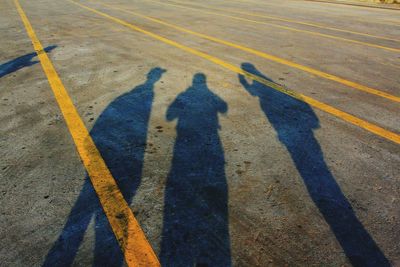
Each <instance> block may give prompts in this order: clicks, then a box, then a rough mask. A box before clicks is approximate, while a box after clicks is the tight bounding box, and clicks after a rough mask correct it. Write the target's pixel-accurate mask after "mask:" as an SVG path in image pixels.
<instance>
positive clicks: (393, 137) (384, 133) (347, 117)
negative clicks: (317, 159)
mask: <svg viewBox="0 0 400 267" xmlns="http://www.w3.org/2000/svg"><path fill="white" fill-rule="evenodd" d="M69 1H70V2H72V3H74V4H75V5H78V6H80V7H82V8H84V9H87V10H89V11H91V12H93V13H96V14H98V15H100V16H103V17H105V18H108V19H110V20H111V21H114V22H116V23H119V24H121V25H123V26H126V27H128V28H130V29H132V30H135V31H137V32H141V33H143V34H145V35H147V36H150V37H152V38H154V39H156V40H158V41H161V42H163V43H166V44H169V45H171V46H174V47H177V48H179V49H181V50H183V51H186V52H188V53H191V54H193V55H196V56H199V57H201V58H204V59H206V60H208V61H211V62H213V63H215V64H217V65H220V66H222V67H224V68H226V69H228V70H231V71H233V72H235V73H237V74H242V75H245V76H247V77H249V78H251V79H253V80H255V81H258V82H260V83H262V84H264V85H266V86H268V87H271V88H273V89H275V90H277V91H280V92H282V93H284V94H287V95H289V96H291V97H294V98H296V99H299V100H301V101H303V102H305V103H308V104H309V105H310V106H313V107H315V108H318V109H320V110H322V111H324V112H326V113H329V114H331V115H334V116H336V117H338V118H340V119H342V120H344V121H347V122H349V123H351V124H353V125H356V126H358V127H361V128H363V129H365V130H367V131H369V132H371V133H374V134H376V135H378V136H381V137H383V138H385V139H387V140H390V141H392V142H394V143H397V144H400V135H399V134H397V133H394V132H391V131H388V130H385V129H383V128H381V127H379V126H377V125H374V124H372V123H369V122H367V121H365V120H362V119H359V118H357V117H355V116H353V115H351V114H348V113H346V112H344V111H341V110H339V109H336V108H334V107H331V106H329V105H327V104H325V103H322V102H319V101H318V100H315V99H313V98H311V97H308V96H305V95H303V94H298V93H296V92H293V91H291V90H288V89H286V88H284V87H283V86H281V85H279V84H276V83H273V82H270V81H268V80H266V79H264V78H262V77H260V76H257V75H254V74H251V73H248V72H245V71H244V70H242V69H241V68H239V67H236V66H234V65H232V64H230V63H227V62H225V61H223V60H221V59H219V58H217V57H214V56H211V55H208V54H206V53H204V52H201V51H199V50H196V49H193V48H190V47H188V46H185V45H182V44H180V43H178V42H175V41H172V40H170V39H167V38H165V37H162V36H160V35H158V34H155V33H152V32H150V31H147V30H144V29H142V28H140V27H138V26H135V25H133V24H131V23H129V22H126V21H124V20H121V19H119V18H116V17H113V16H111V15H108V14H106V13H104V12H101V11H99V10H96V9H94V8H91V7H88V6H85V5H83V4H81V3H77V2H75V1H74V0H69Z"/></svg>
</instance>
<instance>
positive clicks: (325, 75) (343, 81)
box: [91, 0, 400, 102]
mask: <svg viewBox="0 0 400 267" xmlns="http://www.w3.org/2000/svg"><path fill="white" fill-rule="evenodd" d="M91 2H95V3H98V4H101V5H103V6H106V7H109V8H113V9H116V10H121V11H123V12H126V13H130V14H133V15H135V16H138V17H141V18H145V19H147V20H150V21H153V22H156V23H159V24H162V25H164V26H168V27H170V28H173V29H176V30H179V31H182V32H185V33H189V34H192V35H195V36H198V37H201V38H203V39H207V40H210V41H213V42H216V43H220V44H223V45H227V46H230V47H233V48H236V49H239V50H242V51H245V52H248V53H251V54H254V55H257V56H259V57H262V58H265V59H268V60H271V61H274V62H277V63H280V64H283V65H286V66H290V67H292V68H296V69H299V70H302V71H305V72H308V73H311V74H313V75H316V76H318V77H322V78H325V79H328V80H331V81H335V82H338V83H341V84H343V85H346V86H348V87H351V88H354V89H357V90H360V91H363V92H366V93H369V94H373V95H376V96H380V97H383V98H386V99H389V100H392V101H395V102H400V97H398V96H394V95H391V94H389V93H386V92H384V91H381V90H377V89H374V88H371V87H368V86H365V85H362V84H358V83H356V82H352V81H349V80H346V79H344V78H341V77H338V76H335V75H332V74H329V73H326V72H323V71H320V70H316V69H313V68H311V67H307V66H304V65H301V64H298V63H295V62H292V61H289V60H286V59H283V58H280V57H277V56H273V55H270V54H267V53H264V52H261V51H258V50H255V49H252V48H249V47H246V46H243V45H239V44H236V43H232V42H229V41H225V40H222V39H218V38H216V37H212V36H209V35H206V34H202V33H198V32H195V31H192V30H189V29H186V28H183V27H180V26H177V25H174V24H171V23H168V22H165V21H162V20H160V19H155V18H152V17H149V16H146V15H143V14H140V13H137V12H134V11H130V10H126V9H123V8H119V7H115V6H111V5H108V4H104V3H99V2H97V1H92V0H91Z"/></svg>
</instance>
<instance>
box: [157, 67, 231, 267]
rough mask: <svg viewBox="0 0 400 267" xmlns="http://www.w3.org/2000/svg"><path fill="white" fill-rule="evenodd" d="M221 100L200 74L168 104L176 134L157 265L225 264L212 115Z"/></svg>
mask: <svg viewBox="0 0 400 267" xmlns="http://www.w3.org/2000/svg"><path fill="white" fill-rule="evenodd" d="M227 110H228V106H227V104H226V103H225V102H224V101H223V100H222V99H221V98H219V97H218V96H217V95H215V94H214V93H212V92H211V91H210V89H209V88H208V87H207V83H206V76H205V75H204V74H201V73H198V74H196V75H194V78H193V84H192V86H191V87H189V88H188V89H187V90H186V91H185V92H183V93H181V94H180V95H179V96H178V97H177V98H176V99H175V101H174V102H173V103H172V104H171V105H170V107H169V108H168V111H167V116H166V117H167V120H168V121H172V120H175V119H177V120H178V122H177V126H176V131H177V137H176V141H175V146H174V154H173V159H172V166H171V171H170V173H169V175H168V178H167V182H166V189H165V204H164V205H165V206H164V225H163V231H162V241H161V255H160V261H161V264H162V266H174V267H178V266H218V267H223V266H231V257H230V240H229V230H228V206H227V201H228V189H227V181H226V177H225V159H224V151H223V148H222V144H221V141H220V139H219V134H218V130H219V129H220V125H219V122H218V113H226V112H227Z"/></svg>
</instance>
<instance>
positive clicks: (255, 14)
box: [174, 0, 400, 42]
mask: <svg viewBox="0 0 400 267" xmlns="http://www.w3.org/2000/svg"><path fill="white" fill-rule="evenodd" d="M174 2H179V3H184V2H182V1H176V0H174ZM190 4H192V3H190ZM197 6H199V7H204V6H200V5H197ZM207 8H208V6H207ZM212 9H215V10H219V11H229V12H231V13H237V14H242V15H247V16H253V17H260V18H268V19H274V20H280V21H284V22H290V23H295V24H300V25H306V26H311V27H316V28H321V29H326V30H331V31H338V32H345V33H351V34H355V35H361V36H367V37H372V38H376V39H382V40H388V41H394V42H400V39H394V38H389V37H385V36H380V35H374V34H369V33H363V32H356V31H350V30H344V29H339V28H335V27H330V26H325V25H321V24H317V23H311V22H304V21H298V20H294V19H287V18H281V17H276V16H271V15H261V14H257V13H249V12H243V11H238V10H233V9H222V8H217V7H212Z"/></svg>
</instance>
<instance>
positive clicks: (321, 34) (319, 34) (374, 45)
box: [146, 0, 400, 53]
mask: <svg viewBox="0 0 400 267" xmlns="http://www.w3.org/2000/svg"><path fill="white" fill-rule="evenodd" d="M146 1H150V2H156V3H160V4H163V5H169V6H174V7H179V8H185V9H191V10H195V11H197V12H202V13H205V14H210V15H215V16H220V17H227V18H231V19H235V20H240V21H246V22H251V23H256V24H263V25H271V26H273V27H276V28H281V29H285V30H289V31H295V32H301V33H306V34H311V35H316V36H321V37H326V38H330V39H335V40H340V41H345V42H350V43H355V44H359V45H364V46H369V47H373V48H379V49H384V50H387V51H391V52H397V53H398V52H400V49H398V48H393V47H387V46H382V45H377V44H371V43H366V42H362V41H357V40H352V39H347V38H343V37H339V36H333V35H329V34H324V33H319V32H313V31H308V30H301V29H296V28H291V27H287V26H283V25H279V24H274V23H271V22H265V21H259V20H252V19H246V18H242V17H236V16H232V15H227V14H222V13H216V12H211V11H206V10H202V9H198V8H193V7H188V6H183V5H179V4H171V3H166V2H160V1H157V0H146ZM173 1H174V2H179V1H176V0H173ZM180 3H182V2H180ZM191 5H193V4H191ZM196 6H198V7H204V8H208V9H210V7H205V6H202V5H196Z"/></svg>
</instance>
